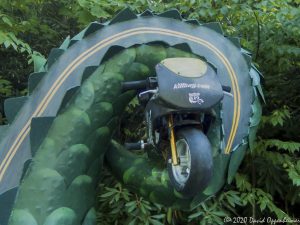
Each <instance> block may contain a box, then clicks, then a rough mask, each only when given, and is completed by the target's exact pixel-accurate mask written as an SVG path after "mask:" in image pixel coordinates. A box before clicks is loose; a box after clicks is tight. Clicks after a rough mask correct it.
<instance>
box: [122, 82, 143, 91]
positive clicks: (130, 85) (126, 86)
mask: <svg viewBox="0 0 300 225" xmlns="http://www.w3.org/2000/svg"><path fill="white" fill-rule="evenodd" d="M147 84H148V82H147V80H137V81H128V82H124V83H123V84H122V91H129V90H140V89H146V88H147Z"/></svg>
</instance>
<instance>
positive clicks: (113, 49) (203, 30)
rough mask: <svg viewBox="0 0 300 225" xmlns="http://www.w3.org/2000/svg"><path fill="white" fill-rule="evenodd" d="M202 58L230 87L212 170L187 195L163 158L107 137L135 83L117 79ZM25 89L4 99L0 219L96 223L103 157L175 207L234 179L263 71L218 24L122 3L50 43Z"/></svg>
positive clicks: (129, 181)
mask: <svg viewBox="0 0 300 225" xmlns="http://www.w3.org/2000/svg"><path fill="white" fill-rule="evenodd" d="M171 57H196V58H197V57H201V58H205V59H206V60H207V61H209V62H211V63H212V64H213V65H214V66H215V67H216V68H217V69H218V74H221V76H220V77H219V78H220V81H221V83H222V84H226V85H228V86H231V88H232V89H233V95H234V97H233V101H230V100H226V99H224V101H223V103H222V105H218V106H217V107H216V109H215V111H216V119H215V121H214V123H213V125H212V126H211V128H210V130H209V131H208V134H207V136H208V138H209V140H210V142H211V144H212V151H213V152H212V153H213V164H214V168H213V177H212V180H211V181H210V183H209V185H208V187H207V188H206V189H205V190H204V191H202V192H200V193H198V194H197V195H196V196H194V197H191V198H185V197H184V196H182V195H181V194H180V193H179V192H177V191H176V190H175V189H174V188H173V187H172V185H171V184H170V179H169V176H168V173H167V171H166V169H165V168H164V167H161V166H159V165H157V164H156V163H155V162H154V161H153V160H151V159H149V158H147V157H144V156H138V155H136V154H133V153H131V152H129V151H126V150H124V149H123V148H124V147H123V146H122V145H121V144H120V143H118V142H116V141H115V140H112V137H113V133H114V130H115V129H116V127H117V126H118V124H119V122H120V116H121V114H122V113H123V111H124V109H125V108H126V106H127V104H128V103H129V102H130V101H131V99H132V98H133V97H134V96H135V93H134V92H133V91H127V92H125V93H122V92H121V84H122V82H123V81H132V80H137V79H143V78H146V77H148V76H151V75H152V76H153V74H154V66H155V65H156V64H157V63H159V62H160V61H161V60H163V59H165V58H171ZM28 90H29V95H28V96H24V97H21V98H14V99H8V100H6V102H5V113H6V116H7V119H8V121H9V125H8V126H4V127H1V131H0V133H1V151H0V224H1V225H7V224H9V225H21V224H22V225H62V224H64V225H79V224H82V225H92V224H96V212H95V209H94V205H95V196H96V187H97V183H98V182H99V179H100V175H101V168H102V166H103V160H104V157H105V158H106V161H107V164H108V166H109V168H110V169H111V171H112V173H113V174H114V175H115V176H116V177H117V178H118V179H119V180H121V181H122V182H123V183H124V185H125V186H126V187H128V188H129V189H130V190H132V191H134V192H136V193H138V194H139V195H141V196H144V197H145V198H147V199H149V200H151V201H153V202H157V203H161V204H163V205H166V206H169V207H174V208H185V209H192V208H194V207H196V206H198V205H199V204H200V203H201V202H202V201H204V200H205V199H206V198H208V197H209V196H211V195H214V194H215V193H217V192H218V191H220V190H221V189H222V187H223V186H224V185H225V184H226V183H230V182H231V181H232V179H233V177H234V175H235V173H236V171H237V169H238V167H239V165H240V163H241V161H242V159H243V157H244V155H245V152H246V151H247V149H248V148H249V147H250V148H251V147H252V144H253V141H254V138H255V133H256V129H257V126H258V123H259V120H260V117H261V106H260V101H261V99H263V94H262V90H261V86H260V73H259V72H258V71H257V69H256V68H255V67H254V66H253V65H252V64H251V55H250V54H249V53H248V52H247V51H245V50H244V49H242V48H241V46H240V44H239V41H238V39H237V38H228V37H224V35H223V33H222V29H221V28H220V25H219V24H218V23H208V24H200V23H199V22H198V21H197V20H183V19H182V17H181V15H180V14H179V13H178V11H176V10H169V11H166V12H164V13H161V14H153V13H152V12H151V11H148V10H147V11H145V12H144V13H142V14H140V15H135V14H134V13H132V12H131V11H130V10H129V9H125V10H123V11H121V12H120V13H119V14H118V15H117V16H116V17H115V18H114V19H112V20H111V21H110V22H108V23H106V24H101V23H98V22H93V23H91V24H90V25H89V26H88V27H87V28H86V29H84V30H83V31H82V32H80V33H79V34H78V35H76V36H75V37H73V38H72V39H70V38H68V39H66V40H65V41H64V43H63V44H62V45H61V46H60V47H59V48H57V49H53V50H52V51H51V53H50V55H49V58H48V61H47V62H46V64H45V65H43V66H42V67H41V68H40V69H39V70H38V71H36V72H35V73H33V74H32V75H31V76H30V78H29V87H28Z"/></svg>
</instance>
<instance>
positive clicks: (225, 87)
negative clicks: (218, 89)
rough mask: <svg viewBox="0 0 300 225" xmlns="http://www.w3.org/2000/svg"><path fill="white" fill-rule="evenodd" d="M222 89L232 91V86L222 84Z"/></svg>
mask: <svg viewBox="0 0 300 225" xmlns="http://www.w3.org/2000/svg"><path fill="white" fill-rule="evenodd" d="M222 90H223V91H226V92H229V93H230V92H231V87H230V86H225V85H222Z"/></svg>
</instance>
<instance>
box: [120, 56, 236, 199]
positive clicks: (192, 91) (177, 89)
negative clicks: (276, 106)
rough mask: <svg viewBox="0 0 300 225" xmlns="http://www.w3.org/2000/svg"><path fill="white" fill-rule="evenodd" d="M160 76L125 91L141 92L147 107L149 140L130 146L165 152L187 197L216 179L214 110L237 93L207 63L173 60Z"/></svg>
mask: <svg viewBox="0 0 300 225" xmlns="http://www.w3.org/2000/svg"><path fill="white" fill-rule="evenodd" d="M155 71H156V77H149V78H147V79H146V80H139V81H130V82H124V83H123V85H122V88H123V91H128V90H137V93H138V94H137V96H138V99H139V102H140V103H141V104H142V105H144V106H145V120H146V129H147V140H146V141H143V140H141V141H139V142H136V143H125V147H126V148H127V149H129V150H137V149H145V148H147V147H148V146H151V147H152V148H151V149H155V151H158V152H161V153H164V152H163V151H165V149H168V150H167V153H166V154H161V155H162V156H163V155H165V159H166V162H167V170H168V174H169V177H170V181H171V184H172V185H173V186H174V188H175V189H176V190H177V191H178V192H179V193H181V194H182V195H183V196H186V197H192V196H194V195H196V194H197V193H199V192H200V191H202V190H203V189H205V187H206V186H207V185H208V183H209V181H210V180H211V178H212V175H213V174H212V173H213V159H212V149H211V145H210V142H209V139H208V138H207V136H206V133H207V131H208V129H209V126H210V124H211V123H212V120H213V117H214V115H213V110H212V108H213V107H214V106H215V105H216V104H218V103H220V102H221V100H222V99H223V97H224V94H228V95H230V96H232V94H231V93H230V92H231V88H230V87H228V86H222V85H221V83H220V81H219V79H218V77H217V71H216V69H215V68H214V67H213V66H212V65H211V64H209V63H208V62H205V61H204V60H201V59H196V58H167V59H164V60H163V61H161V62H160V63H158V64H157V65H156V66H155Z"/></svg>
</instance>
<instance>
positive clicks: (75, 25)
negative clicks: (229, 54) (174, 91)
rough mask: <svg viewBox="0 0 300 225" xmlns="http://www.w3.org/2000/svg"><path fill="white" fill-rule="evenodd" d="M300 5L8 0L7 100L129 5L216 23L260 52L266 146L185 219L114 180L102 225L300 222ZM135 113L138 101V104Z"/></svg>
mask: <svg viewBox="0 0 300 225" xmlns="http://www.w3.org/2000/svg"><path fill="white" fill-rule="evenodd" d="M299 4H300V1H299V0H293V1H291V0H288V1H282V0H258V1H252V0H246V1H240V0H226V1H221V0H213V1H210V0H190V1H182V0H175V1H169V0H157V1H151V0H138V1H133V0H128V1H125V0H99V1H96V0H77V1H69V0H62V1H57V0H55V1H46V0H39V1H34V0H24V1H16V0H13V1H8V0H3V1H1V2H0V46H1V47H0V56H1V64H0V65H1V67H0V71H1V72H0V97H1V103H3V100H4V99H5V98H7V97H9V96H16V95H21V94H24V93H25V92H26V81H27V75H28V74H29V72H30V71H32V70H33V64H34V63H36V66H35V67H36V68H35V69H37V67H38V64H41V63H40V62H41V60H43V57H42V55H46V54H47V53H48V52H50V49H51V48H52V47H56V46H57V45H58V43H60V42H62V40H63V39H64V38H65V37H67V36H68V35H71V36H72V35H74V34H76V33H78V31H79V30H80V29H81V28H82V27H84V26H86V25H87V24H88V23H89V22H91V21H93V20H100V21H106V20H108V19H111V18H112V16H113V15H115V14H116V12H117V11H119V10H120V9H123V8H124V7H127V6H128V7H130V8H131V9H132V10H134V11H135V12H136V13H141V12H142V11H143V10H145V9H147V8H149V9H151V10H154V11H155V12H158V13H159V12H163V11H165V10H167V9H170V8H177V9H178V10H179V11H180V12H181V13H182V15H183V17H184V18H185V19H198V20H199V21H201V22H211V21H218V22H220V23H221V25H222V27H223V30H224V32H225V34H226V35H232V36H238V37H239V38H240V39H241V43H242V46H243V47H244V48H246V49H249V50H250V51H251V52H253V59H254V60H255V65H257V66H258V65H259V70H261V71H262V72H263V74H264V76H265V79H264V92H265V95H266V100H267V104H266V105H265V106H264V109H263V112H264V117H263V119H262V124H261V127H260V131H259V139H258V141H257V143H256V145H255V148H254V149H253V151H251V152H248V153H247V155H246V159H245V160H244V162H243V164H242V166H241V168H240V170H239V173H238V174H237V175H236V177H235V182H233V183H232V184H231V185H228V186H227V187H226V190H224V192H222V193H220V194H218V195H217V196H214V197H213V198H211V199H208V200H207V201H206V202H205V203H203V204H201V205H200V206H199V207H197V208H196V209H194V210H193V211H191V212H186V211H178V210H172V209H167V208H164V207H162V206H160V205H155V204H152V203H150V202H147V201H145V200H144V199H142V198H140V197H138V196H136V195H134V194H132V193H130V192H129V191H128V190H127V189H124V188H123V187H122V186H121V184H119V183H117V182H116V181H114V180H113V178H111V177H110V176H107V177H106V178H105V179H103V181H102V183H101V184H100V192H99V206H98V208H99V215H98V217H99V221H101V224H131V225H133V224H154V225H157V224H176V223H177V224H178V223H180V224H192V225H193V224H223V223H224V222H223V221H224V219H223V218H225V217H226V216H231V217H232V216H241V217H253V218H262V217H264V216H270V217H272V218H274V219H275V218H279V219H280V218H284V217H287V218H297V217H298V218H299V217H300V215H299V210H297V208H298V207H299V205H300V187H299V186H300V160H299V157H300V153H299V150H300V149H299V148H300V143H299V142H300V136H299V120H300V95H299V90H300V82H299V72H300V70H299V66H300V60H299V59H300V48H299V46H300V43H299V41H300V27H299V24H300V17H299V14H300V7H299ZM32 62H34V63H32ZM28 63H29V65H28ZM30 63H31V64H30ZM134 106H135V102H134V101H133V102H132V104H131V106H130V107H134ZM129 110H132V108H129ZM1 113H2V114H3V110H2V111H1ZM1 118H2V117H1ZM133 118H135V117H132V118H125V119H128V120H130V119H131V120H134V119H133ZM1 122H2V123H3V122H4V120H3V119H2V121H1ZM141 125H142V123H139V124H138V125H137V126H135V125H134V123H132V127H129V128H128V130H127V131H126V132H127V136H128V137H129V139H131V138H132V139H134V138H135V137H136V135H137V134H136V133H133V132H132V131H133V130H136V129H139V130H140V134H138V136H140V135H144V131H143V130H142V129H140V128H141V127H142V126H141ZM104 187H105V188H104Z"/></svg>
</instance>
